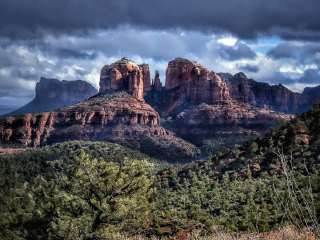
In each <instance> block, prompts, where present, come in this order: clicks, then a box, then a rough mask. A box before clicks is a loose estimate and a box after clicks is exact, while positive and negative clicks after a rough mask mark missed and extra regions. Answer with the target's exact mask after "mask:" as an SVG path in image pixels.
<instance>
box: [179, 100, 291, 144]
mask: <svg viewBox="0 0 320 240" xmlns="http://www.w3.org/2000/svg"><path fill="white" fill-rule="evenodd" d="M292 117H293V116H292V115H287V114H283V113H278V112H274V111H272V110H270V109H266V108H258V107H254V106H252V105H249V104H244V103H238V102H235V101H233V102H228V103H226V104H216V105H208V104H200V105H197V106H192V107H190V108H188V109H185V110H183V111H182V112H180V113H179V114H178V115H177V117H176V118H175V123H174V128H175V130H176V133H177V134H178V135H179V136H181V137H184V138H186V139H188V140H190V141H191V142H192V143H195V144H199V145H201V144H203V141H204V140H206V139H212V138H216V140H218V139H219V138H220V139H221V141H223V138H225V139H226V138H228V137H226V136H227V135H229V139H228V141H230V143H237V144H238V143H240V142H242V141H245V140H247V137H250V135H251V136H259V135H261V134H263V133H265V132H266V131H267V130H268V129H269V128H270V127H272V126H274V125H276V124H277V123H278V122H279V121H288V120H290V119H291V118H292ZM235 136H236V137H235ZM223 144H225V143H222V145H223Z"/></svg>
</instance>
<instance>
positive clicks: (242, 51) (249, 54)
mask: <svg viewBox="0 0 320 240" xmlns="http://www.w3.org/2000/svg"><path fill="white" fill-rule="evenodd" d="M219 53H220V56H221V57H222V58H224V59H226V60H229V61H236V60H240V59H254V58H256V56H257V55H256V53H255V52H254V51H253V50H252V49H251V48H250V47H249V46H248V45H246V44H244V43H241V42H238V43H237V44H236V45H235V46H221V49H220V51H219Z"/></svg>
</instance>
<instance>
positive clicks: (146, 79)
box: [139, 64, 151, 93]
mask: <svg viewBox="0 0 320 240" xmlns="http://www.w3.org/2000/svg"><path fill="white" fill-rule="evenodd" d="M139 67H140V68H141V70H142V74H143V89H144V93H146V92H148V91H150V90H151V77H150V68H149V65H148V64H141V65H139Z"/></svg>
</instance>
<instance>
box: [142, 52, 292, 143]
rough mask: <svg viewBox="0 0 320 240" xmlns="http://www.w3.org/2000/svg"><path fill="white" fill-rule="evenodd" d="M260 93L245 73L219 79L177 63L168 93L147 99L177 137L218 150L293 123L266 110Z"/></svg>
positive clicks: (170, 69)
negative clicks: (280, 125) (284, 122)
mask: <svg viewBox="0 0 320 240" xmlns="http://www.w3.org/2000/svg"><path fill="white" fill-rule="evenodd" d="M258 93H259V91H258V90H256V87H255V86H254V85H253V81H252V80H250V79H248V78H247V77H246V76H245V75H244V74H243V73H239V74H236V75H235V76H232V75H227V74H226V75H222V74H221V75H218V74H216V73H214V72H213V71H210V70H208V69H206V68H204V67H203V66H201V65H200V64H198V63H195V62H192V61H189V60H186V59H182V58H177V59H175V60H173V61H171V62H169V64H168V69H167V72H166V83H165V88H164V89H163V90H162V91H159V92H153V93H150V94H148V95H147V98H146V100H147V101H148V102H149V103H150V104H151V105H152V106H154V107H155V109H156V110H157V111H159V112H160V114H161V116H162V117H163V118H164V119H166V121H165V124H166V126H167V127H168V128H170V129H172V130H173V131H175V132H176V133H177V135H178V136H180V137H182V138H184V139H186V140H188V141H190V142H192V143H194V144H196V145H198V146H204V145H205V144H207V142H212V141H213V142H214V144H213V145H215V146H216V147H217V148H218V147H221V146H232V145H234V144H238V143H240V142H242V141H246V140H248V139H249V138H251V137H257V136H260V135H262V134H264V132H265V131H266V130H267V129H269V128H270V127H271V126H274V125H276V124H277V123H278V122H279V121H287V120H288V119H290V118H291V116H290V115H287V114H280V113H277V112H274V111H272V110H270V109H268V108H265V107H264V104H262V102H263V101H262V99H263V97H262V95H263V94H258ZM266 95H267V93H266ZM282 97H283V95H282ZM267 99H268V101H269V100H270V101H271V100H273V101H276V100H278V99H276V100H274V98H273V97H271V98H270V99H269V98H267ZM279 100H280V99H279ZM282 100H283V99H282ZM291 100H292V99H288V101H291Z"/></svg>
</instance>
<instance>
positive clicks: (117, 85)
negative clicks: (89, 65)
mask: <svg viewBox="0 0 320 240" xmlns="http://www.w3.org/2000/svg"><path fill="white" fill-rule="evenodd" d="M145 85H146V87H147V88H149V86H148V85H150V72H149V66H148V65H140V66H139V65H137V64H136V63H134V62H133V61H131V60H129V59H127V58H122V59H121V60H119V61H117V62H115V63H113V64H111V65H106V66H104V67H103V68H102V70H101V76H100V90H99V92H100V93H105V92H111V91H119V90H124V91H127V92H128V93H129V94H131V95H132V96H134V97H136V98H138V99H141V100H142V99H143V95H144V88H145Z"/></svg>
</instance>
